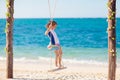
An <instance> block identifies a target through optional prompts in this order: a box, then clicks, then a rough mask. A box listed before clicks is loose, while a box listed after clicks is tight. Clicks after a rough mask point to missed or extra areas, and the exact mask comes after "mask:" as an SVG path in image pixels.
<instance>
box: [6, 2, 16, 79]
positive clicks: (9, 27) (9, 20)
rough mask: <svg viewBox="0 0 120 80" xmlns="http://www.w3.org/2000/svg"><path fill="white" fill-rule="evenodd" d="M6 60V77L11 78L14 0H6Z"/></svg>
mask: <svg viewBox="0 0 120 80" xmlns="http://www.w3.org/2000/svg"><path fill="white" fill-rule="evenodd" d="M6 6H7V13H6V29H5V32H6V60H7V70H6V73H7V74H6V78H13V20H14V18H13V13H14V0H6Z"/></svg>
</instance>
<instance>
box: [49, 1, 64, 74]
mask: <svg viewBox="0 0 120 80" xmlns="http://www.w3.org/2000/svg"><path fill="white" fill-rule="evenodd" d="M56 4H57V0H54V7H53V13H52V12H51V6H50V1H49V0H48V7H49V14H50V21H51V24H50V25H52V21H53V18H54V14H55V9H56ZM51 46H52V48H51V49H50V50H51V51H53V50H58V49H59V48H60V46H59V45H51ZM50 59H51V60H50V70H48V72H53V71H55V70H57V69H58V68H57V69H53V70H52V69H51V68H52V52H50ZM62 64H63V61H62ZM63 66H64V64H63ZM65 68H66V67H63V69H65ZM61 69H62V68H61Z"/></svg>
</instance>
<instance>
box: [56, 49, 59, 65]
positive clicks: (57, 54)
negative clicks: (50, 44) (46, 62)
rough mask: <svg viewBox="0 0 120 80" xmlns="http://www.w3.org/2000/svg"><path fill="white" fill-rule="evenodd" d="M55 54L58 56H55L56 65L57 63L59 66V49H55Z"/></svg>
mask: <svg viewBox="0 0 120 80" xmlns="http://www.w3.org/2000/svg"><path fill="white" fill-rule="evenodd" d="M55 56H56V58H55V65H56V67H58V59H59V58H58V57H59V54H58V50H55Z"/></svg>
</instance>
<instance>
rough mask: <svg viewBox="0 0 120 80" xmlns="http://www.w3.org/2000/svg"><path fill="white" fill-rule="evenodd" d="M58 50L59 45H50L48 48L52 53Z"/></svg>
mask: <svg viewBox="0 0 120 80" xmlns="http://www.w3.org/2000/svg"><path fill="white" fill-rule="evenodd" d="M59 48H60V46H59V45H50V48H48V49H49V50H51V51H53V50H58V49H59Z"/></svg>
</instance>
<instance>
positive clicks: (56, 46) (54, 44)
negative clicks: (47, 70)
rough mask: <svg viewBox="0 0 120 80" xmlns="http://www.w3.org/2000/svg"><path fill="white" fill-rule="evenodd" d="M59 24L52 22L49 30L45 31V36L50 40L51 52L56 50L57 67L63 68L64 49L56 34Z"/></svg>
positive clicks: (47, 26)
mask: <svg viewBox="0 0 120 80" xmlns="http://www.w3.org/2000/svg"><path fill="white" fill-rule="evenodd" d="M56 26H57V23H56V22H55V21H50V22H49V23H48V24H47V25H46V28H47V30H46V31H45V35H48V37H49V39H50V43H49V45H48V46H47V48H48V49H49V50H54V52H55V54H56V58H55V65H56V67H58V68H62V67H63V66H62V48H61V46H60V43H59V39H58V37H57V34H56V33H55V31H54V30H55V29H56Z"/></svg>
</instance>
